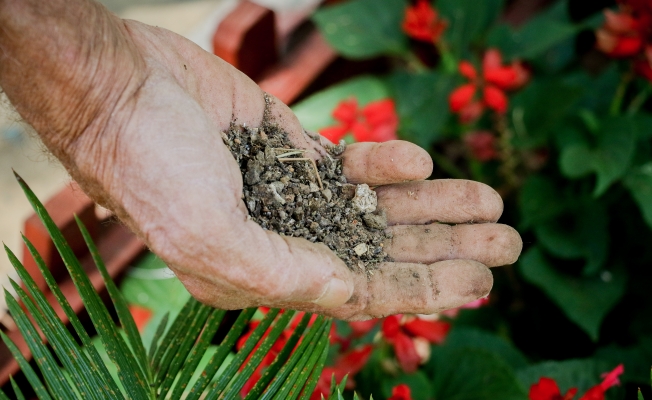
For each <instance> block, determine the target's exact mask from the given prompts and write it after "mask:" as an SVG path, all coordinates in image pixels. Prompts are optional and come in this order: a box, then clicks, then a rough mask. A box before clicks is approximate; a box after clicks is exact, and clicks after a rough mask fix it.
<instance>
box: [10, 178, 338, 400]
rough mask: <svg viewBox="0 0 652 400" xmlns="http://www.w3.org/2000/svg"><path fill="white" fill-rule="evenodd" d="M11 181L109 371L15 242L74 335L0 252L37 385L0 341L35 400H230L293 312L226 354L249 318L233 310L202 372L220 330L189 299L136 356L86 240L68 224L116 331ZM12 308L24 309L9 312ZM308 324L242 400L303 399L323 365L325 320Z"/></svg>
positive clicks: (58, 237)
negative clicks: (11, 276) (98, 281)
mask: <svg viewBox="0 0 652 400" xmlns="http://www.w3.org/2000/svg"><path fill="white" fill-rule="evenodd" d="M16 178H17V180H18V182H19V184H20V185H21V187H22V188H23V191H24V192H25V195H26V196H27V199H28V200H29V202H30V203H31V204H32V207H33V208H34V211H35V212H36V214H37V215H38V216H39V218H40V219H41V221H42V222H43V225H44V226H45V227H46V229H47V231H48V232H49V234H50V236H51V238H52V241H53V243H54V245H55V247H56V249H57V251H58V252H59V254H60V255H61V257H62V259H63V261H64V264H65V266H66V268H67V270H68V273H69V275H70V277H71V278H72V281H73V282H74V284H75V287H76V288H77V291H78V292H79V295H80V297H81V299H82V301H83V303H84V307H85V309H86V311H87V312H88V315H89V317H90V320H91V322H92V324H93V326H94V328H95V331H96V332H97V334H98V336H99V338H100V340H101V343H102V346H103V347H104V349H105V350H106V353H107V354H108V357H109V358H110V360H111V362H110V363H108V361H106V362H105V361H103V359H102V357H101V356H100V353H99V352H98V350H97V348H96V347H95V345H94V341H93V339H92V338H91V336H90V335H89V333H88V332H87V330H86V329H85V328H84V326H83V324H82V323H81V321H80V320H79V318H78V317H77V315H76V314H75V312H74V311H73V309H72V307H71V306H70V304H69V303H68V301H67V300H66V298H65V297H64V295H63V293H62V292H61V290H60V289H59V287H58V286H57V284H56V281H55V280H54V278H53V276H52V274H51V273H50V271H49V270H48V268H47V266H46V265H45V263H44V261H43V259H42V257H41V256H40V255H39V253H38V251H37V250H36V248H35V247H34V246H33V244H32V243H31V242H30V241H29V240H28V239H27V238H25V237H23V240H24V241H25V244H26V246H27V249H28V251H29V252H30V254H31V255H32V256H33V258H34V260H35V261H36V264H37V266H38V267H39V269H40V271H41V273H42V274H43V277H44V279H45V281H46V283H47V285H48V287H49V288H50V290H51V292H52V294H53V295H54V297H55V299H56V300H57V302H58V303H59V305H60V306H61V308H62V310H63V311H64V313H65V314H66V316H67V317H68V320H69V321H70V324H71V325H72V328H73V330H74V333H75V334H76V335H74V336H73V334H72V333H71V331H70V330H69V329H68V327H67V326H66V325H65V324H64V323H63V322H62V321H61V319H60V318H59V317H58V316H57V313H56V312H55V310H54V308H53V307H52V305H51V304H50V303H49V302H48V300H47V299H46V297H45V295H44V294H43V293H42V292H41V291H40V290H39V289H38V287H37V285H36V283H35V281H34V279H33V278H32V277H31V276H30V275H29V273H28V272H27V270H26V269H25V267H24V266H23V265H22V264H21V262H20V260H19V259H18V258H17V257H16V255H15V254H13V253H12V252H11V250H9V249H8V248H7V247H6V246H5V251H6V252H7V256H8V257H9V260H10V261H11V263H12V265H13V266H14V268H15V269H16V271H17V273H18V276H19V277H20V279H21V281H22V282H23V285H22V286H21V285H19V284H17V283H16V282H13V281H11V285H12V286H13V289H14V290H15V291H16V293H17V295H18V299H16V298H14V297H12V296H11V295H9V293H8V292H7V291H6V290H5V296H6V299H7V305H8V307H9V310H10V312H11V314H12V316H13V318H14V320H15V321H16V325H17V326H18V329H19V330H20V332H21V333H22V335H23V336H24V338H25V340H26V342H27V345H28V347H29V349H30V351H31V353H32V355H33V357H34V360H35V364H36V366H37V367H38V370H40V376H39V374H38V372H37V371H36V370H35V369H34V368H32V366H31V365H30V363H29V362H28V360H27V359H25V358H24V357H23V355H22V354H21V353H20V351H19V350H18V348H17V347H16V345H15V344H14V343H13V342H12V341H11V340H10V339H9V338H8V337H7V336H6V335H5V334H3V333H2V332H0V337H1V338H2V340H3V341H4V342H5V343H6V344H7V346H8V348H9V350H10V351H11V352H12V354H13V356H14V357H15V358H16V360H17V361H18V363H19V365H20V367H21V369H22V371H23V374H24V375H25V377H26V379H27V381H28V382H29V384H30V385H31V387H32V390H33V391H34V393H35V394H36V396H37V397H38V398H39V399H41V400H51V399H57V400H58V399H61V400H68V399H73V398H81V399H92V400H105V399H106V400H113V399H118V398H127V399H137V400H140V399H143V400H147V399H170V398H171V399H179V398H188V399H199V398H206V399H235V398H239V397H240V392H241V390H242V388H243V386H244V385H245V384H246V382H247V381H248V380H249V379H250V378H251V376H252V375H253V373H254V372H255V370H256V369H257V368H258V366H259V365H260V364H261V362H262V361H263V359H264V358H265V355H266V354H267V352H268V351H269V350H270V349H271V348H272V346H273V345H274V343H276V341H277V340H278V339H279V338H280V336H281V335H282V334H283V331H284V330H285V329H286V327H287V326H288V325H290V323H291V321H292V320H293V319H294V318H295V317H296V316H295V313H294V312H293V311H285V312H281V311H280V310H276V309H272V310H270V311H269V312H267V314H266V315H265V317H264V318H263V319H262V320H261V321H259V323H258V326H257V327H256V328H255V329H254V330H253V331H252V332H250V333H249V338H248V339H247V341H246V342H245V343H244V345H243V346H242V348H241V349H240V350H239V351H237V352H234V346H235V344H236V342H237V341H238V339H239V338H240V337H241V336H242V334H243V333H244V332H245V330H246V329H247V327H248V326H249V322H250V321H251V319H252V317H254V314H255V313H256V309H255V308H251V309H245V310H242V311H241V312H240V314H239V316H238V318H237V319H236V321H235V322H234V323H232V325H231V326H229V330H228V333H227V334H226V336H225V337H224V339H223V340H222V342H221V343H220V344H219V346H217V348H216V350H215V351H214V353H213V355H212V356H211V357H210V360H209V361H208V363H207V364H205V365H204V366H203V367H200V365H201V364H202V363H200V361H201V360H202V359H207V358H208V355H209V349H214V348H215V347H214V346H211V343H212V341H213V340H214V337H215V334H216V332H217V331H218V329H220V328H221V327H222V326H223V325H224V323H225V322H224V321H225V318H224V317H225V315H226V312H225V311H224V310H217V309H213V308H211V307H208V306H206V305H203V304H201V303H199V302H198V301H196V300H194V299H190V300H188V302H187V303H186V304H185V305H184V307H183V309H182V311H181V312H180V313H179V314H178V315H177V316H176V317H175V318H174V320H173V321H172V323H171V324H169V318H168V316H167V315H166V316H165V317H164V318H163V320H162V321H161V322H160V324H159V326H158V328H157V331H156V334H155V335H154V339H153V341H152V343H151V345H150V348H149V349H148V351H146V349H145V346H144V345H143V341H142V339H141V336H140V333H139V332H138V329H137V327H136V324H135V321H134V319H133V317H132V315H131V313H130V312H129V307H128V304H127V302H126V300H125V298H124V297H123V295H122V293H121V292H120V290H119V289H118V287H117V285H116V284H115V283H114V282H113V280H112V279H111V277H110V275H109V274H108V272H107V269H106V267H105V265H104V262H103V261H102V259H101V257H100V255H99V252H98V249H97V247H96V246H95V244H94V243H93V241H92V239H91V237H90V235H89V233H88V230H87V229H86V228H85V227H84V226H83V224H82V223H81V221H80V220H79V219H77V224H78V225H79V228H80V230H81V232H82V235H83V237H84V240H85V241H86V244H87V246H88V248H89V251H90V254H91V255H92V258H93V260H94V262H95V265H96V267H97V268H98V270H99V271H100V273H101V275H102V278H103V279H104V283H105V285H106V288H107V291H108V293H109V296H110V299H111V304H112V306H113V307H114V309H115V314H117V316H118V320H119V321H118V322H116V321H114V320H113V318H112V316H111V315H112V313H111V312H110V311H109V309H107V307H106V306H105V304H104V303H103V301H102V300H101V298H100V296H99V294H98V293H97V292H96V290H95V288H94V287H93V285H92V283H91V281H90V279H89V278H88V276H87V275H86V273H85V272H84V270H83V268H82V265H81V263H80V261H79V260H78V259H77V258H76V257H75V255H74V253H73V251H72V249H71V248H70V246H69V245H68V244H67V243H66V241H65V239H64V237H63V234H62V233H61V231H60V230H59V229H58V228H57V226H56V225H55V223H54V222H53V221H52V219H51V218H50V216H49V215H48V213H47V211H46V210H45V207H44V206H43V204H42V203H41V202H40V201H39V200H38V199H37V198H36V196H35V195H34V193H33V192H32V191H31V189H30V188H29V187H28V186H27V184H26V183H25V182H24V181H23V180H22V179H21V178H20V177H19V176H18V175H16ZM19 300H20V302H21V303H22V304H23V305H24V308H23V306H21V304H19ZM310 319H311V315H304V316H303V317H302V318H301V320H300V321H299V323H298V324H297V326H296V328H295V329H294V332H293V333H292V335H291V336H290V338H289V339H288V340H287V342H286V344H285V346H284V348H283V349H282V350H281V352H280V353H279V354H278V356H277V357H276V359H275V360H274V361H273V362H272V364H271V365H270V366H269V367H268V368H267V369H266V370H265V371H264V373H263V375H262V377H261V378H260V380H259V381H258V382H257V384H256V385H255V386H254V388H253V389H252V391H251V393H250V394H249V396H248V397H247V398H259V397H262V398H269V399H272V398H273V399H293V398H299V396H302V398H307V397H306V396H308V397H309V395H310V393H311V392H312V391H313V390H314V387H315V385H316V383H317V379H318V377H319V375H320V373H321V369H322V368H323V365H324V360H325V355H326V353H327V351H328V333H329V331H330V324H331V322H330V320H328V319H326V318H323V317H318V318H316V319H315V321H314V323H313V324H312V325H310V324H309V321H310ZM168 325H169V326H168ZM39 332H41V333H42V336H41V334H40V333H39ZM43 339H45V340H46V341H47V343H48V344H49V346H48V345H46V344H45V342H44V340H43ZM106 363H108V364H106ZM110 364H113V365H110ZM115 369H117V374H115V375H112V374H111V372H110V370H115ZM11 385H12V387H13V391H14V394H15V396H16V397H17V398H18V399H22V398H23V394H22V393H21V390H20V388H19V387H18V385H17V384H16V383H15V382H14V381H13V379H12V380H11ZM191 385H192V386H191ZM252 396H254V397H252ZM4 399H8V397H7V395H6V394H5V393H4V392H2V391H0V400H4Z"/></svg>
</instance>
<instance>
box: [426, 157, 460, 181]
mask: <svg viewBox="0 0 652 400" xmlns="http://www.w3.org/2000/svg"><path fill="white" fill-rule="evenodd" d="M430 156H431V157H432V160H433V161H434V162H435V164H437V166H438V167H439V169H441V170H442V171H444V172H446V173H447V174H448V175H450V176H451V177H452V178H455V179H467V176H466V174H465V173H464V172H462V170H461V169H459V168H458V167H457V166H456V165H455V164H453V163H452V162H451V160H449V159H448V158H446V157H445V156H442V155H441V154H439V153H435V152H432V153H430Z"/></svg>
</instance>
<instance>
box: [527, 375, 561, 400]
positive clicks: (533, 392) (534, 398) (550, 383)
mask: <svg viewBox="0 0 652 400" xmlns="http://www.w3.org/2000/svg"><path fill="white" fill-rule="evenodd" d="M529 398H530V400H556V399H560V398H561V392H560V391H559V386H557V382H555V381H554V380H553V379H550V378H545V377H544V378H541V379H539V382H538V383H535V384H534V385H532V386H530V396H529Z"/></svg>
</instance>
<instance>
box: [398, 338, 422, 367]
mask: <svg viewBox="0 0 652 400" xmlns="http://www.w3.org/2000/svg"><path fill="white" fill-rule="evenodd" d="M392 344H393V345H394V353H395V354H396V359H397V360H398V363H399V364H400V365H401V368H402V369H403V371H405V372H407V373H408V374H409V373H412V372H414V371H416V370H417V368H418V367H419V362H420V361H421V357H419V354H418V353H417V350H416V348H415V347H414V343H413V342H412V339H410V337H409V336H408V335H406V334H405V333H403V332H399V333H398V334H397V335H396V337H395V338H394V341H393V343H392Z"/></svg>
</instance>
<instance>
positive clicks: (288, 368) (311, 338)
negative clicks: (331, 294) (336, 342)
mask: <svg viewBox="0 0 652 400" xmlns="http://www.w3.org/2000/svg"><path fill="white" fill-rule="evenodd" d="M327 325H330V324H329V323H327V321H326V319H325V318H324V317H321V316H319V317H317V319H315V322H314V323H313V324H312V326H311V327H310V329H309V330H308V333H307V334H306V336H305V337H304V338H303V341H302V342H301V344H299V346H298V347H297V349H296V350H295V351H294V354H292V356H291V357H290V359H289V360H288V361H287V362H286V363H285V364H284V365H283V367H281V369H280V370H279V372H278V373H277V374H276V376H275V377H274V380H272V382H271V383H270V384H269V386H268V387H267V388H266V389H265V391H264V392H263V394H262V396H260V399H261V400H269V399H272V398H275V396H276V395H277V394H278V393H279V392H280V391H281V390H283V388H284V385H285V383H286V380H287V378H288V376H289V375H290V374H291V373H292V370H293V369H294V367H295V366H296V365H297V364H298V363H299V361H300V360H301V359H302V358H303V357H304V354H305V353H306V351H308V349H314V347H315V346H316V344H317V342H318V341H319V339H320V338H321V337H322V336H323V335H328V331H326V330H325V329H324V328H325V327H326V326H327ZM334 381H335V380H333V382H334Z"/></svg>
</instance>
